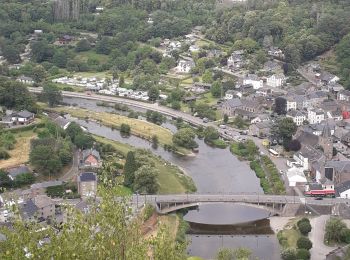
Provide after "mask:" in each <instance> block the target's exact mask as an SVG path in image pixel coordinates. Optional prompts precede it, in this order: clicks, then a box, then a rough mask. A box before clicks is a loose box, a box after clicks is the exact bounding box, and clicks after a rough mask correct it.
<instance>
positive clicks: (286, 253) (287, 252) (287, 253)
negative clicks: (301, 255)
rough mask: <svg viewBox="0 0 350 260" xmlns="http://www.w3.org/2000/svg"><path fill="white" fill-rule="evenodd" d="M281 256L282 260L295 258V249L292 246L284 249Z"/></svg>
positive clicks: (293, 259)
mask: <svg viewBox="0 0 350 260" xmlns="http://www.w3.org/2000/svg"><path fill="white" fill-rule="evenodd" d="M281 258H282V259H283V260H296V259H297V258H296V251H295V249H293V248H287V249H284V250H283V251H282V252H281Z"/></svg>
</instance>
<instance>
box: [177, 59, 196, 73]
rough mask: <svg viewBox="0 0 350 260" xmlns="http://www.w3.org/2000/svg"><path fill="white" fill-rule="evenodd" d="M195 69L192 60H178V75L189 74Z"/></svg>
mask: <svg viewBox="0 0 350 260" xmlns="http://www.w3.org/2000/svg"><path fill="white" fill-rule="evenodd" d="M194 67H195V64H194V61H193V60H180V61H179V63H178V64H177V67H176V71H177V72H179V73H189V72H190V71H191V69H192V68H194Z"/></svg>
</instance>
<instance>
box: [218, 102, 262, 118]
mask: <svg viewBox="0 0 350 260" xmlns="http://www.w3.org/2000/svg"><path fill="white" fill-rule="evenodd" d="M261 110H262V106H261V104H259V103H258V102H256V101H255V100H250V99H239V98H233V99H229V100H227V101H226V102H225V103H224V104H223V105H222V113H223V114H226V115H228V116H236V115H241V116H242V115H243V116H246V117H247V118H248V117H249V118H250V117H254V116H255V115H256V113H258V112H261Z"/></svg>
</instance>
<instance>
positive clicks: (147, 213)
mask: <svg viewBox="0 0 350 260" xmlns="http://www.w3.org/2000/svg"><path fill="white" fill-rule="evenodd" d="M153 212H154V207H153V206H152V205H151V204H146V206H145V208H144V209H143V220H144V221H146V220H148V219H149V218H150V217H151V216H152V215H153Z"/></svg>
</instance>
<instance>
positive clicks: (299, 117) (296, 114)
mask: <svg viewBox="0 0 350 260" xmlns="http://www.w3.org/2000/svg"><path fill="white" fill-rule="evenodd" d="M286 117H289V118H292V119H293V122H294V123H295V124H296V125H297V126H301V125H302V124H303V123H304V121H305V120H306V115H305V114H304V113H303V112H301V111H298V110H289V111H288V112H287V114H286Z"/></svg>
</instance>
